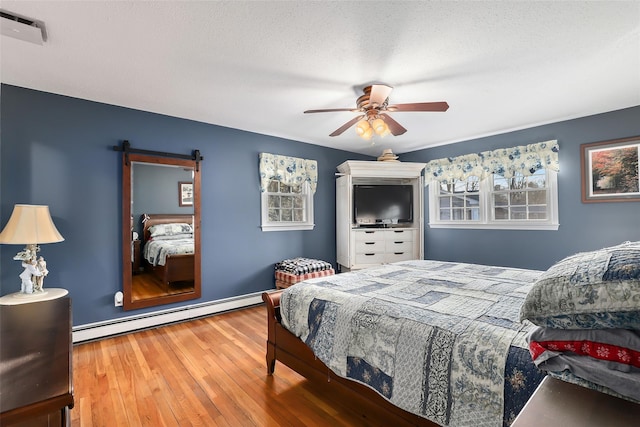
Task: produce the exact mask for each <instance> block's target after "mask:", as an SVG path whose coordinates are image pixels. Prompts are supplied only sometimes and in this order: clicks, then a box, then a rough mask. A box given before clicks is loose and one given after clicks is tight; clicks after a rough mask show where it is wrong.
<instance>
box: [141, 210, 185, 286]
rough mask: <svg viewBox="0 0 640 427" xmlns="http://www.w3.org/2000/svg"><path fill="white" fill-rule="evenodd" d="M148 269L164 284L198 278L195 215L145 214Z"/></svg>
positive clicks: (144, 227) (145, 243) (145, 259)
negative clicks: (194, 236) (195, 256)
mask: <svg viewBox="0 0 640 427" xmlns="http://www.w3.org/2000/svg"><path fill="white" fill-rule="evenodd" d="M142 221H143V233H142V235H143V242H142V244H143V251H142V252H143V257H142V258H143V265H144V270H145V271H146V272H148V273H150V274H152V275H153V276H154V277H156V278H157V279H158V280H159V281H160V282H161V283H162V285H163V286H165V287H168V286H170V285H171V283H175V282H193V280H194V271H195V266H194V240H193V216H192V215H180V214H143V215H142Z"/></svg>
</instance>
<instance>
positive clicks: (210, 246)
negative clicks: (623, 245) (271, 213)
mask: <svg viewBox="0 0 640 427" xmlns="http://www.w3.org/2000/svg"><path fill="white" fill-rule="evenodd" d="M0 102H1V103H0V123H1V126H2V128H1V134H0V136H1V138H2V139H1V141H0V223H1V224H2V226H3V225H4V224H5V223H6V222H7V220H8V219H9V216H10V215H11V210H12V209H13V205H14V204H16V203H30V204H47V205H49V206H50V209H51V213H52V216H53V219H54V222H55V223H56V226H57V227H58V229H59V230H60V232H61V234H62V235H63V236H64V237H65V241H64V242H61V243H56V244H50V245H43V246H42V255H43V256H44V257H45V258H46V259H47V263H48V268H49V270H50V273H49V276H48V277H47V279H46V280H45V287H47V286H48V287H56V286H60V287H64V288H66V289H69V291H70V294H71V296H72V297H73V299H74V308H73V310H74V313H73V316H74V325H82V324H86V323H92V322H98V321H102V320H108V319H114V318H118V317H123V316H128V315H131V314H139V313H143V312H146V311H154V310H157V309H158V308H150V309H145V310H137V311H131V312H123V311H122V310H121V308H116V307H114V306H113V295H114V293H115V292H116V291H118V290H120V289H121V287H122V283H121V277H120V268H121V262H122V261H121V253H120V252H121V242H120V236H121V227H122V224H121V166H120V162H121V153H119V152H115V151H113V148H112V147H113V146H114V145H118V144H119V143H120V142H121V141H122V140H123V139H128V140H130V141H131V143H132V145H133V147H135V148H139V149H146V150H156V151H168V152H174V153H181V154H190V153H191V151H192V150H193V149H199V150H200V151H201V153H202V155H203V157H204V162H203V163H202V185H203V190H204V191H203V195H202V238H203V247H202V256H203V271H202V279H203V294H202V298H201V299H200V300H196V301H191V302H189V303H183V304H190V303H193V302H205V301H213V300H217V299H221V298H227V297H232V296H237V295H243V294H247V293H252V292H257V291H261V290H263V289H266V288H270V287H272V286H273V264H274V263H275V262H276V261H279V260H281V259H285V258H291V257H295V256H306V257H312V258H321V259H325V260H328V261H330V262H332V263H335V184H334V173H335V167H336V166H337V165H338V164H340V163H342V162H343V161H345V160H348V159H356V160H372V159H371V158H367V157H365V156H361V155H358V154H354V153H348V152H344V151H339V150H332V149H328V148H323V147H319V146H315V145H311V144H302V143H299V142H296V141H290V140H284V139H280V138H274V137H269V136H264V135H259V134H254V133H249V132H243V131H239V130H235V129H229V128H223V127H219V126H213V125H209V124H205V123H200V122H194V121H189V120H184V119H178V118H174V117H168V116H163V115H158V114H153V113H148V112H143V111H137V110H131V109H127V108H122V107H116V106H112V105H106V104H100V103H95V102H91V101H85V100H79V99H74V98H69V97H64V96H59V95H53V94H48V93H43V92H38V91H32V90H28V89H24V88H18V87H14V86H9V85H2V86H1V101H0ZM637 135H640V107H635V108H630V109H626V110H621V111H616V112H612V113H607V114H601V115H596V116H591V117H585V118H581V119H576V120H570V121H565V122H560V123H555V124H550V125H545V126H539V127H535V128H530V129H526V130H522V131H517V132H510V133H507V134H502V135H497V136H492V137H487V138H481V139H477V140H472V141H466V142H461V143H457V144H453V145H448V146H443V147H436V148H432V149H428V150H421V151H416V152H413V153H407V154H403V155H402V156H401V160H403V161H417V162H426V161H429V160H432V159H435V158H441V157H447V156H456V155H461V154H466V153H470V152H479V151H485V150H491V149H496V148H501V147H510V146H514V145H523V144H529V143H533V142H540V141H545V140H549V139H557V140H558V141H559V143H560V150H561V151H560V167H561V171H560V174H559V176H558V182H559V197H560V205H559V215H560V229H559V230H558V231H498V230H447V229H429V228H428V227H427V228H426V229H425V255H426V257H427V258H432V259H440V260H452V261H464V262H478V263H485V264H495V265H507V266H516V267H525V268H540V269H544V268H547V267H548V266H549V265H551V264H553V263H554V262H556V261H557V260H559V259H561V258H562V257H564V256H566V255H569V254H572V253H575V252H577V251H583V250H590V249H595V248H599V247H603V246H608V245H613V244H616V243H619V242H621V241H624V240H640V203H638V202H632V203H598V204H582V202H581V199H580V144H583V143H589V142H595V141H603V140H609V139H617V138H624V137H630V136H637ZM263 151H265V152H271V153H275V154H282V155H290V156H296V157H303V158H309V159H316V160H317V161H318V167H319V176H320V181H319V185H318V190H317V192H316V195H315V221H316V227H315V229H314V230H313V231H299V232H295V231H292V232H270V233H264V232H262V231H261V230H260V197H259V188H258V153H260V152H263ZM176 191H177V190H176ZM425 212H428V201H427V203H426V205H425ZM20 249H21V247H19V246H8V245H0V294H2V295H4V294H7V293H11V292H15V291H17V290H18V289H19V286H20V280H19V278H18V277H17V276H18V274H20V272H21V270H22V269H21V268H20V267H19V265H18V262H17V261H12V260H11V258H12V257H13V255H14V254H15V253H16V252H18V251H19V250H20ZM183 304H175V305H170V306H167V307H166V308H170V307H174V306H180V305H183Z"/></svg>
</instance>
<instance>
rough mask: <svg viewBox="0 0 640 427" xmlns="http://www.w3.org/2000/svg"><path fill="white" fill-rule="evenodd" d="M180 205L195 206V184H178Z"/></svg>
mask: <svg viewBox="0 0 640 427" xmlns="http://www.w3.org/2000/svg"><path fill="white" fill-rule="evenodd" d="M178 204H179V205H180V206H193V182H178Z"/></svg>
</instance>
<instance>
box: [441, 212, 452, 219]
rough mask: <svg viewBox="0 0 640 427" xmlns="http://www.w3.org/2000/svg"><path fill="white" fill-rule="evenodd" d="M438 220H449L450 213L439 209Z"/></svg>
mask: <svg viewBox="0 0 640 427" xmlns="http://www.w3.org/2000/svg"><path fill="white" fill-rule="evenodd" d="M440 220H442V221H449V220H451V211H450V210H449V209H440Z"/></svg>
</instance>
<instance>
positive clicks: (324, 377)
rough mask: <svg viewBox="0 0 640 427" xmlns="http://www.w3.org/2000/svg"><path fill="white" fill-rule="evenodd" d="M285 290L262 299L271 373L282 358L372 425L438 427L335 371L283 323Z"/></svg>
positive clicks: (269, 294)
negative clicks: (320, 384)
mask: <svg viewBox="0 0 640 427" xmlns="http://www.w3.org/2000/svg"><path fill="white" fill-rule="evenodd" d="M282 292H283V291H275V292H264V293H263V294H262V300H263V301H264V302H265V303H266V305H267V325H268V329H267V331H268V332H267V356H266V358H267V374H269V375H272V374H273V373H274V371H275V365H276V360H278V361H280V362H281V363H283V364H284V365H286V366H288V367H289V368H291V369H293V370H294V371H296V372H298V373H299V374H300V375H302V376H304V377H306V378H307V379H308V380H309V381H314V382H315V381H323V382H325V383H326V385H327V386H328V387H330V388H331V390H332V393H334V392H335V393H339V394H340V398H341V400H342V401H344V402H346V403H347V404H348V405H349V406H351V407H352V408H353V409H354V410H356V411H360V416H361V417H362V418H363V419H365V420H368V421H369V422H370V423H372V425H389V426H391V425H393V426H424V427H437V424H434V423H432V422H431V421H429V420H427V419H425V418H422V417H419V416H417V415H414V414H411V413H409V412H407V411H405V410H403V409H400V408H398V407H397V406H394V405H392V404H391V403H390V402H389V401H388V400H386V399H384V398H383V397H382V396H380V395H379V394H378V393H376V392H375V391H374V390H372V389H371V388H369V387H367V386H365V385H362V384H360V383H358V382H355V381H351V380H348V379H345V378H342V377H339V376H337V375H336V374H334V373H333V372H332V371H331V370H330V369H329V368H328V367H327V366H326V365H325V364H324V363H322V362H321V361H320V360H319V359H317V358H316V357H315V355H314V354H313V352H312V351H311V349H310V348H309V347H307V346H306V344H305V343H304V342H303V341H301V340H300V339H299V338H298V337H296V336H295V335H293V334H292V333H291V332H289V331H288V330H286V329H285V328H284V327H283V326H282V324H281V320H282V317H281V315H280V297H281V295H282Z"/></svg>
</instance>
